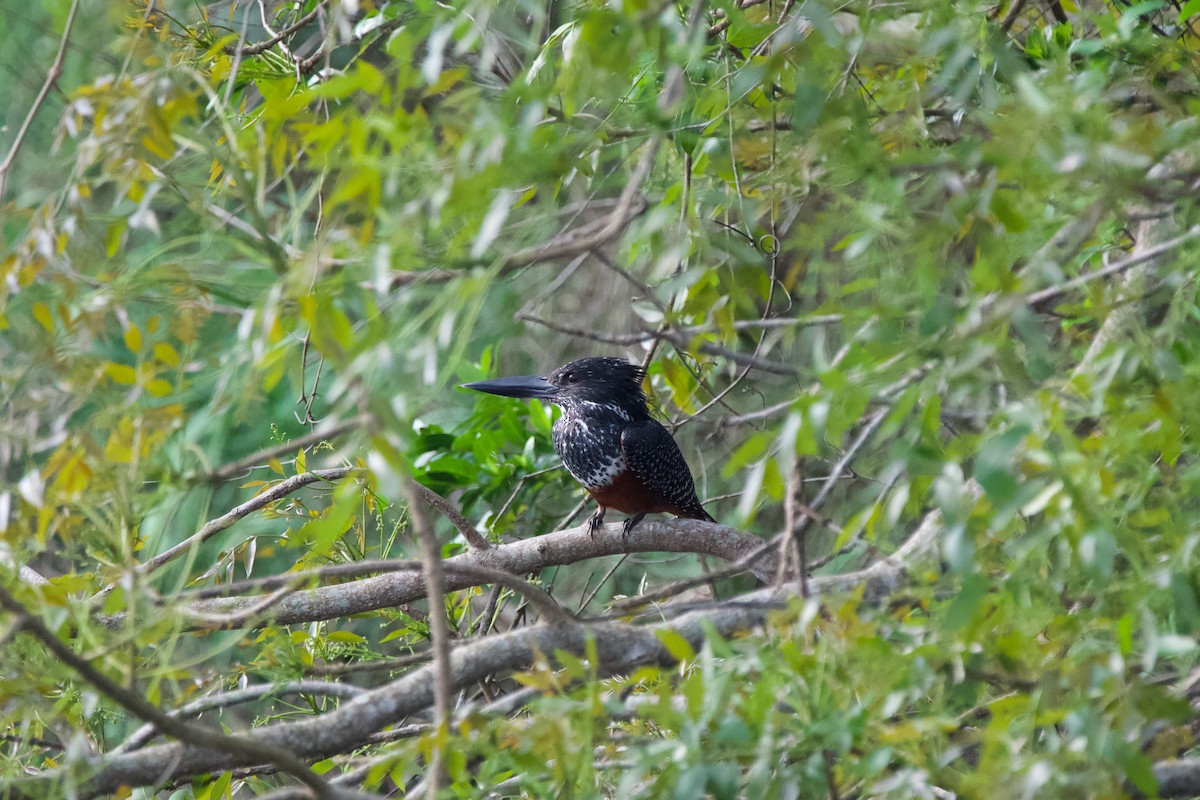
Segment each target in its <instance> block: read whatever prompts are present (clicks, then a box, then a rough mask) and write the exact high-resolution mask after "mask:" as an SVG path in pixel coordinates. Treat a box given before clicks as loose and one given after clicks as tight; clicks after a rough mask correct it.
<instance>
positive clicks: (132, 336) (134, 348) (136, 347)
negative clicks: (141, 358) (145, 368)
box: [125, 324, 142, 353]
mask: <svg viewBox="0 0 1200 800" xmlns="http://www.w3.org/2000/svg"><path fill="white" fill-rule="evenodd" d="M125 346H126V347H128V348H129V350H130V352H133V353H140V352H141V350H142V332H141V331H140V330H138V326H137V325H133V324H130V326H129V327H128V328H126V329H125Z"/></svg>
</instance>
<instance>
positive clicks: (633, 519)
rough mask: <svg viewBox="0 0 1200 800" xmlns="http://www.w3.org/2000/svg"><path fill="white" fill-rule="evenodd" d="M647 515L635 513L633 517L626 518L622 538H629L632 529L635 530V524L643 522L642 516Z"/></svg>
mask: <svg viewBox="0 0 1200 800" xmlns="http://www.w3.org/2000/svg"><path fill="white" fill-rule="evenodd" d="M645 516H646V515H645V514H634V515H633V516H632V517H630V518H629V519H627V520H625V525H624V526H623V527H622V528H621V538H622V539H625V538H628V537H629V532H630V531H631V530H633V526H634V525H637V524H638V523H639V522H641V521H642V518H643V517H645Z"/></svg>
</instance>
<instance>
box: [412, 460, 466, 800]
mask: <svg viewBox="0 0 1200 800" xmlns="http://www.w3.org/2000/svg"><path fill="white" fill-rule="evenodd" d="M403 480H404V485H405V489H406V490H407V494H408V498H409V503H408V512H409V514H410V515H412V521H413V525H412V527H413V528H414V529H415V531H416V537H417V540H418V541H419V542H420V545H421V564H422V571H421V574H422V576H423V577H424V578H425V591H426V592H427V593H428V595H429V639H430V643H431V644H432V646H433V699H434V702H433V726H434V729H435V733H434V738H433V742H432V748H431V753H430V758H429V769H427V770H426V778H425V779H426V780H427V781H428V786H429V797H430V798H434V800H436V798H437V791H438V785H439V784H441V782H442V779H443V778H444V777H445V776H444V772H445V769H446V760H445V755H446V752H445V751H446V740H447V739H448V738H449V736H450V715H451V713H452V712H453V711H454V701H453V699H452V698H451V697H450V694H451V692H453V691H454V689H453V678H452V677H451V675H450V622H449V620H447V619H446V586H445V583H444V582H443V574H444V573H443V569H442V553H441V548H440V547H438V541H437V535H436V534H435V533H434V532H433V525H432V524H431V523H430V522H429V518H428V517H427V516H425V509H424V508H423V504H422V503H421V502H419V501H418V500H417V498H418V496H420V491H419V490H418V489H417V483H416V481H414V480H413V479H412V477H411V476H409V475H408V474H405V475H404V477H403Z"/></svg>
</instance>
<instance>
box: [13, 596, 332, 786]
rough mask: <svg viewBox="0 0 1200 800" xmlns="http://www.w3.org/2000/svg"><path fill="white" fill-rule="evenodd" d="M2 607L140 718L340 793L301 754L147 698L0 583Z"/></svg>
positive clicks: (181, 737) (180, 736)
mask: <svg viewBox="0 0 1200 800" xmlns="http://www.w3.org/2000/svg"><path fill="white" fill-rule="evenodd" d="M0 608H4V609H5V610H6V611H8V612H9V613H11V614H12V615H13V616H14V617H15V618H16V620H17V623H18V624H19V625H20V626H21V628H22V629H24V630H25V632H26V633H29V634H30V635H32V636H33V637H34V638H36V639H37V640H39V641H40V642H41V643H42V644H43V645H44V646H45V647H46V649H47V650H49V651H50V652H52V653H54V655H55V656H56V657H57V658H58V660H59V661H62V662H63V663H65V664H66V665H67V666H68V667H70V668H71V669H72V670H74V671H75V672H77V673H78V674H79V676H80V677H81V678H82V679H83V680H84V681H86V682H87V683H89V684H91V685H92V686H94V687H95V688H96V690H97V691H99V692H100V693H101V694H103V695H104V696H105V697H108V698H109V699H110V700H112V701H113V702H114V703H116V704H117V705H119V706H121V707H122V708H124V709H125V710H126V711H128V712H129V713H131V714H133V715H134V716H136V717H138V718H139V719H141V720H142V721H144V722H148V723H150V724H152V725H154V726H155V727H156V728H158V729H159V730H161V731H163V732H164V733H167V734H169V735H171V736H174V737H175V738H176V739H179V740H180V741H182V742H187V743H188V744H192V745H198V746H200V747H208V748H211V749H213V750H216V751H219V752H222V753H229V754H231V755H237V756H240V757H243V758H244V757H245V756H247V755H250V756H253V757H254V758H256V759H260V760H262V761H267V762H271V763H273V764H275V765H276V766H277V767H279V768H280V769H281V770H283V771H284V772H286V773H288V774H289V775H291V776H292V777H294V778H296V779H297V780H299V781H300V782H301V783H303V784H304V785H305V786H307V787H308V788H309V789H311V790H312V792H313V794H314V795H315V796H316V797H318V798H321V799H322V800H337V798H338V797H339V796H344V795H342V793H341V792H339V791H338V790H337V789H335V788H334V787H332V786H330V785H329V784H328V783H326V782H325V779H324V778H322V777H321V776H320V775H318V774H317V773H315V772H313V771H312V770H311V769H310V768H309V767H308V765H307V764H305V763H304V762H303V761H302V760H301V759H300V758H298V757H296V756H294V755H292V754H291V753H290V752H288V751H287V750H286V749H284V748H281V747H277V746H275V745H271V744H267V743H266V742H263V741H261V740H259V739H258V738H257V737H252V736H245V735H236V734H233V735H230V734H224V733H220V732H218V731H215V730H212V729H210V728H205V727H201V726H199V725H193V724H191V723H189V722H184V721H183V720H181V719H178V718H176V717H173V716H171V715H170V714H167V713H166V712H164V711H163V710H162V709H161V708H159V707H158V706H156V705H154V704H153V703H151V702H150V701H149V700H147V699H145V698H144V697H143V696H142V694H141V693H140V692H137V691H134V690H132V689H127V688H126V687H124V686H121V685H120V684H118V683H116V682H114V681H112V680H110V679H109V678H108V677H107V676H106V675H104V674H103V673H101V672H100V671H99V670H97V669H96V668H95V667H93V666H92V665H91V664H90V663H89V662H88V661H86V660H85V659H83V658H82V657H80V656H79V655H77V654H76V653H75V651H74V650H72V649H71V648H69V647H67V645H66V644H64V643H63V642H62V641H61V640H60V639H59V638H58V637H57V636H55V635H54V633H53V632H52V631H51V630H50V629H49V628H47V627H46V626H45V624H44V623H43V622H42V621H41V620H40V619H38V618H37V617H35V616H34V615H33V614H31V613H30V612H29V611H28V610H27V609H26V608H25V606H23V605H21V603H19V602H18V601H17V599H16V598H15V597H13V596H12V595H11V594H9V593H8V592H7V591H5V590H4V588H3V587H0Z"/></svg>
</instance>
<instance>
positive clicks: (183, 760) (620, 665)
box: [16, 484, 979, 798]
mask: <svg viewBox="0 0 1200 800" xmlns="http://www.w3.org/2000/svg"><path fill="white" fill-rule="evenodd" d="M978 491H979V490H978V487H977V486H974V485H973V484H969V485H968V486H967V487H965V489H964V495H965V497H966V498H968V500H971V499H973V498H975V497H977V496H978ZM692 524H695V525H699V526H703V528H702V529H704V530H708V531H714V532H719V531H725V530H728V529H725V528H722V527H721V526H717V525H713V524H711V523H695V522H694V521H691V520H688V521H687V524H686V525H680V524H679V523H675V524H672V525H670V526H669V527H668V526H667V525H664V524H662V523H659V524H657V525H652V524H649V523H643V524H642V525H640V526H638V527H637V528H635V529H634V530H633V531H631V532H630V536H629V538H630V540H632V539H634V537H636V536H637V535H638V533H639V532H642V531H643V529H648V528H662V529H664V530H667V529H674V530H673V531H672V532H673V534H674V535H675V536H678V535H679V530H678V529H679V528H680V527H691V525H692ZM605 527H606V530H605V531H604V532H603V533H601V534H599V535H598V536H597V539H607V538H613V539H617V540H619V539H620V537H621V531H620V526H618V525H611V526H605ZM940 531H941V514H940V512H937V511H935V512H932V513H931V514H929V515H928V516H927V517H926V519H925V520H924V522H923V523H922V524H921V525H920V526H919V527H918V528H917V530H916V531H914V533H913V534H912V535H911V536H910V537H909V538H908V540H907V541H905V542H904V544H903V545H901V546H900V548H899V549H898V550H897V551H896V552H895V553H894V554H893V555H892V556H889V557H888V558H885V559H883V560H881V561H880V562H878V563H877V564H873V565H872V566H871V567H868V568H867V569H864V570H860V571H858V572H855V573H851V574H848V575H840V576H835V577H817V578H813V579H812V581H811V582H810V586H811V588H812V590H813V592H814V593H815V594H821V593H830V592H836V591H843V590H849V589H851V588H854V587H857V586H859V585H862V584H866V594H867V596H869V597H878V596H881V595H882V594H883V593H885V591H886V590H888V589H889V588H890V587H895V586H896V585H897V584H898V583H899V582H900V580H901V579H902V578H903V576H904V575H905V574H907V572H908V570H909V569H910V568H911V566H912V565H913V563H915V562H916V561H917V560H918V559H921V558H924V557H925V556H927V555H928V554H929V553H930V552H931V551H932V550H933V547H934V544H935V543H936V541H937V536H938V534H939V532H940ZM563 533H569V534H573V533H578V534H580V535H581V537H582V538H583V539H585V540H586V539H587V538H588V537H587V531H586V529H585V528H580V529H578V531H567V532H563ZM554 535H555V534H548V535H547V536H544V537H540V538H541V539H548V538H550V537H551V536H554ZM532 541H533V542H534V544H537V543H538V540H532ZM521 544H525V543H521ZM499 550H501V547H496V548H493V550H492V551H491V553H490V554H492V555H494V554H495V553H496V552H497V551H499ZM468 555H470V556H475V557H478V554H476V553H469V554H468ZM784 597H786V592H785V590H783V589H781V588H778V587H771V588H767V589H762V590H759V591H757V592H752V593H750V594H748V595H746V596H744V597H740V598H735V599H733V600H730V601H726V602H724V603H721V604H719V605H717V606H716V607H710V608H706V609H704V610H699V611H693V612H689V613H686V614H684V615H682V616H680V617H678V618H677V619H674V620H672V621H670V622H660V623H657V624H653V625H647V626H643V627H639V626H634V625H630V624H627V623H609V622H606V623H599V624H593V625H534V626H532V627H527V628H521V629H518V630H515V631H510V632H508V633H504V634H499V635H496V636H491V637H487V638H483V639H480V640H478V641H474V642H469V643H467V644H463V645H461V646H459V647H456V648H455V649H454V650H453V652H452V653H451V654H450V674H451V680H452V683H453V685H454V686H455V687H463V686H467V685H470V684H473V683H476V682H478V681H480V680H483V679H484V678H486V677H488V676H490V675H492V674H495V673H498V672H506V671H511V670H518V669H524V668H527V667H529V666H530V665H531V664H533V663H534V660H535V659H537V658H540V657H544V656H545V655H546V654H551V653H554V652H556V651H559V650H562V651H565V652H569V653H572V654H575V655H582V654H584V653H586V652H589V645H590V647H591V652H594V653H595V655H596V658H597V663H596V665H595V666H596V669H597V671H598V674H600V675H611V674H614V673H618V672H624V671H628V670H630V669H633V668H635V667H637V666H641V665H647V664H659V665H668V664H672V663H674V657H673V656H671V654H670V652H669V651H668V650H667V648H666V647H665V646H664V644H663V642H662V640H661V639H660V636H659V632H660V631H664V630H671V631H674V632H675V633H677V634H678V635H679V636H681V637H683V639H684V640H685V641H687V642H688V643H689V644H691V645H692V646H693V647H698V646H699V645H700V643H701V641H702V640H703V639H704V637H705V636H707V635H708V634H709V632H714V633H716V634H717V635H719V636H729V635H731V634H733V633H736V632H738V631H744V630H747V629H749V628H752V627H754V626H756V625H759V624H761V623H762V622H763V621H764V620H765V619H766V614H767V613H768V611H769V610H770V609H772V608H775V607H777V606H778V602H779V600H781V599H783V598H784ZM59 646H60V647H64V649H65V646H63V645H61V644H60V645H59ZM434 671H435V668H434V667H433V665H429V666H426V667H423V668H421V669H417V670H414V671H413V672H411V673H408V674H406V675H403V676H401V677H400V678H398V679H396V680H395V681H392V682H391V683H388V684H386V685H384V686H382V687H380V688H378V689H375V690H372V691H370V692H367V693H365V694H363V695H361V696H359V697H356V698H354V699H352V700H349V701H347V702H345V703H342V704H341V706H340V707H339V708H337V709H336V710H333V711H330V712H327V713H325V714H321V715H318V716H314V717H312V718H308V719H303V720H298V721H287V722H276V723H273V724H270V725H264V726H262V727H259V728H256V729H255V731H254V738H255V741H256V742H258V743H260V744H263V745H265V746H268V747H276V748H286V749H288V750H290V751H291V752H292V753H294V754H295V756H296V757H298V758H313V759H315V758H326V757H328V756H330V755H333V754H336V753H339V752H346V751H349V750H352V749H355V748H356V747H358V746H360V745H361V744H364V743H366V742H368V741H369V740H370V737H371V736H372V735H374V734H375V733H376V732H377V731H379V730H381V729H382V728H384V727H386V726H388V725H393V724H396V723H397V722H399V721H401V720H402V719H404V718H405V717H406V716H409V715H411V714H413V713H416V712H417V711H420V710H422V709H425V708H428V707H429V706H430V704H431V703H432V702H433V699H434V698H433V685H434V681H433V678H434ZM175 722H176V723H177V721H175ZM177 724H178V723H177ZM256 758H259V756H257V754H256V753H255V752H252V751H245V752H233V748H229V750H216V749H212V748H207V747H197V746H195V745H192V744H170V745H160V746H156V747H151V748H147V749H145V750H143V751H140V752H136V753H128V754H123V755H121V756H116V757H107V758H102V759H98V760H97V761H96V762H95V763H94V765H93V766H94V767H96V769H97V771H96V772H95V773H94V775H93V776H92V778H91V779H90V780H89V781H88V782H87V783H86V784H84V785H83V786H82V787H80V796H81V797H85V798H87V797H96V796H98V795H101V794H104V793H106V792H111V791H113V790H115V789H116V788H117V787H119V786H123V785H130V786H141V785H147V784H149V783H152V782H157V781H161V780H163V779H164V777H166V778H177V777H182V776H187V775H196V774H203V773H208V772H212V771H215V770H224V769H231V768H234V767H238V766H248V765H250V764H253V763H255V759H256ZM56 779H57V774H56V773H53V772H51V773H46V774H45V775H43V776H39V777H37V778H33V779H30V780H28V781H23V782H22V783H21V785H19V786H17V787H16V789H17V791H18V792H26V793H27V796H36V791H37V790H38V789H39V788H40V787H41V786H42V785H43V783H44V782H45V781H53V780H56Z"/></svg>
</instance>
